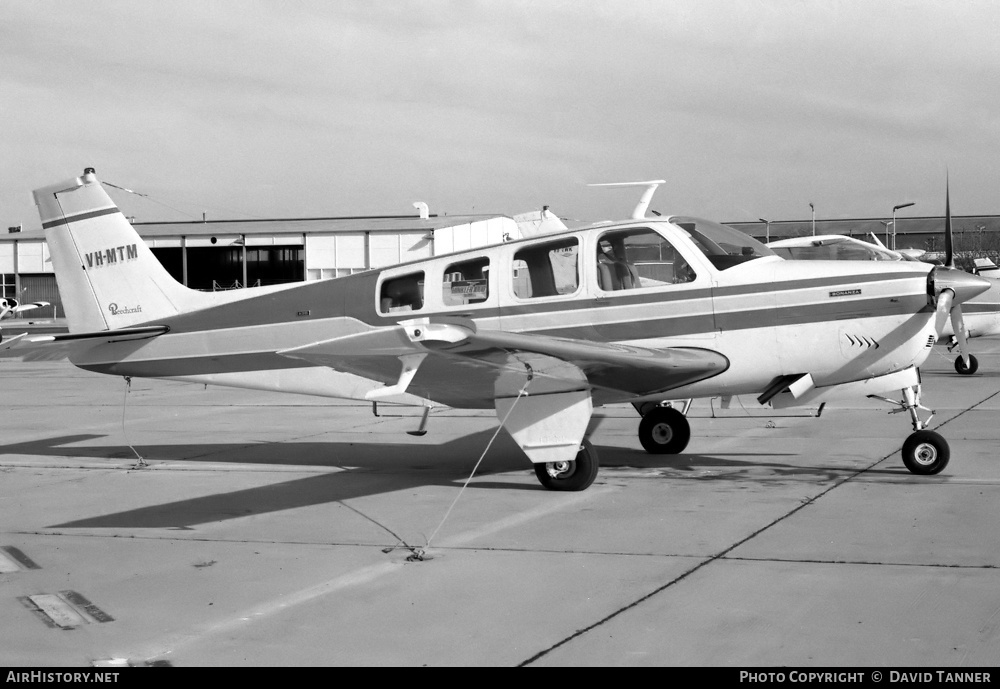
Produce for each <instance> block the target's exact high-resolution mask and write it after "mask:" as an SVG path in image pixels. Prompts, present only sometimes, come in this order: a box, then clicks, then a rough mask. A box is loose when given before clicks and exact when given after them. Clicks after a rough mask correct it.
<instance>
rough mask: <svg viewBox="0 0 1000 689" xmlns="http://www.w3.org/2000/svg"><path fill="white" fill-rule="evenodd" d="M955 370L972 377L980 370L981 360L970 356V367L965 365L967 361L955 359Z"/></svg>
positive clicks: (960, 358)
mask: <svg viewBox="0 0 1000 689" xmlns="http://www.w3.org/2000/svg"><path fill="white" fill-rule="evenodd" d="M955 370H956V371H958V372H959V373H961V374H962V375H963V376H971V375H972V374H973V373H975V372H976V371H978V370H979V360H978V359H976V357H974V356H973V355H971V354H970V355H969V365H968V366H966V365H965V359H963V358H962V357H958V358H957V359H955Z"/></svg>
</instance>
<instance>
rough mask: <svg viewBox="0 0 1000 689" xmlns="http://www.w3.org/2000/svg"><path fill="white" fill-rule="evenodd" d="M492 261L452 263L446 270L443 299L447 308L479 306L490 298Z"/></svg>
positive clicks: (483, 259) (484, 259)
mask: <svg viewBox="0 0 1000 689" xmlns="http://www.w3.org/2000/svg"><path fill="white" fill-rule="evenodd" d="M489 275H490V259H488V258H474V259H472V260H471V261H462V262H461V263H452V264H451V265H450V266H448V267H447V268H445V269H444V283H443V287H442V293H441V298H442V299H443V301H444V305H445V306H464V305H465V304H479V303H480V302H484V301H486V300H487V299H488V298H489V296H490V286H489Z"/></svg>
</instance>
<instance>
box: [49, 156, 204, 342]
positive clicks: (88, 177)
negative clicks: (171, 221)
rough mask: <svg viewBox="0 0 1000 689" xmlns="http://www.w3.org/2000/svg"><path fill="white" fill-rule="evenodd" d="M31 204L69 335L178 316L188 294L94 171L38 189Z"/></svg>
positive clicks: (86, 171) (88, 170) (91, 169)
mask: <svg viewBox="0 0 1000 689" xmlns="http://www.w3.org/2000/svg"><path fill="white" fill-rule="evenodd" d="M35 202H36V204H37V205H38V211H39V216H40V217H41V219H42V226H43V227H44V228H45V237H46V241H47V243H48V245H49V252H50V254H51V257H52V264H53V268H54V269H55V273H56V281H57V283H58V284H59V291H60V294H61V295H62V297H63V302H64V306H65V309H66V316H67V318H68V319H69V323H70V329H71V330H74V331H75V330H105V329H110V328H119V327H128V326H131V325H136V324H138V323H144V322H148V321H150V320H152V319H157V318H162V317H165V316H170V315H175V314H177V313H178V303H180V302H182V301H184V300H185V298H186V297H187V294H186V293H187V292H188V291H189V290H187V288H185V287H184V286H183V285H181V284H180V283H178V282H177V281H176V280H174V278H173V277H172V276H171V275H170V274H169V273H168V272H167V271H166V269H164V268H163V266H162V264H161V263H160V262H159V260H158V259H157V258H156V257H155V256H154V255H153V253H152V251H151V250H150V249H149V247H147V246H146V244H145V242H143V240H142V238H141V237H140V236H139V233H138V232H136V230H135V228H134V227H133V226H132V224H131V223H130V222H129V221H128V219H126V218H125V216H124V215H123V214H122V213H121V211H120V210H119V209H118V207H117V206H116V205H115V203H114V202H113V201H112V200H111V197H110V196H108V194H107V192H106V191H105V190H104V188H103V187H102V185H101V183H100V182H99V181H98V180H97V177H96V175H95V173H94V170H93V168H87V170H85V172H84V174H83V176H81V177H77V178H75V179H72V180H69V181H67V182H64V183H62V184H56V185H51V186H48V187H44V188H42V189H39V190H37V191H36V192H35ZM189 300H190V299H189Z"/></svg>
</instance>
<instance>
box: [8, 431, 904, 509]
mask: <svg viewBox="0 0 1000 689" xmlns="http://www.w3.org/2000/svg"><path fill="white" fill-rule="evenodd" d="M493 433H494V430H493V429H487V430H484V431H480V432H477V433H472V434H470V435H467V436H463V437H460V438H454V439H451V440H449V441H447V442H444V443H441V444H429V443H427V442H426V441H423V439H421V440H420V441H415V442H412V443H406V444H399V443H385V442H366V443H345V442H285V443H244V444H238V443H207V444H162V445H137V446H136V448H137V449H138V450H139V451H140V454H141V455H142V456H143V457H144V459H145V461H146V462H147V463H148V464H149V465H150V466H151V467H153V469H152V470H153V471H156V465H157V464H159V463H162V462H169V463H170V464H171V466H170V467H168V468H165V471H175V470H181V471H183V470H184V469H185V467H184V466H183V463H186V462H190V463H192V464H191V467H192V468H194V467H197V466H198V464H199V463H227V462H231V463H239V464H253V465H259V466H267V465H270V466H281V467H295V466H304V467H307V466H312V467H316V466H325V467H330V468H339V469H341V471H336V472H332V473H323V474H317V475H310V476H306V477H302V478H296V479H294V480H291V481H283V482H279V483H273V484H270V485H266V486H258V487H254V488H248V489H244V490H237V491H233V492H228V493H217V494H214V495H208V496H202V497H198V498H191V499H187V500H179V501H175V502H167V503H162V504H158V505H150V506H148V507H142V508H138V509H132V510H127V511H122V512H117V513H113V514H104V515H100V516H95V517H89V518H85V519H80V520H75V521H70V522H65V523H62V524H56V525H53V526H49V527H47V528H149V529H163V528H168V529H188V528H192V527H194V526H196V525H199V524H209V523H213V522H219V521H224V520H227V519H235V518H239V517H247V516H252V515H258V514H267V513H271V512H279V511H283V510H289V509H295V508H300V507H309V506H313V505H321V504H326V503H335V502H339V501H344V500H350V499H354V498H359V497H364V496H368V495H375V494H380V493H387V492H392V491H400V490H407V489H412V488H417V487H421V486H432V485H436V486H452V487H456V488H457V487H460V486H461V485H462V484H463V483H464V482H465V480H466V479H467V478H468V475H469V473H470V472H471V471H472V468H473V467H474V465H475V463H476V461H477V460H478V458H479V456H480V455H481V454H482V451H483V449H484V448H485V447H486V444H487V442H489V439H490V438H491V437H492V435H493ZM102 437H106V436H101V435H85V434H80V435H70V436H62V437H55V438H49V439H46V440H39V441H33V442H28V443H19V444H10V445H4V446H0V454H20V455H36V456H48V457H67V458H89V459H108V460H113V461H115V462H124V461H127V462H128V463H127V464H125V465H111V466H109V467H108V468H109V469H130V468H132V467H134V465H135V461H134V459H135V458H134V455H132V454H131V452H130V451H129V450H128V449H127V448H123V446H122V445H120V444H119V445H76V444H77V443H82V442H87V441H93V440H96V439H98V438H102ZM71 444H73V446H70V445H71ZM123 450H124V451H123ZM597 450H598V454H599V457H600V460H601V464H602V467H604V468H606V469H640V470H661V474H662V476H663V478H664V479H667V480H669V479H683V480H692V479H694V480H701V481H725V480H728V481H748V480H749V481H753V480H757V479H760V478H762V477H764V476H767V477H769V478H771V479H773V478H786V479H797V480H805V481H809V482H815V483H826V482H829V481H834V480H836V479H838V478H844V477H845V476H846V475H849V474H850V473H853V471H855V469H851V468H849V467H843V466H841V467H831V466H829V465H827V466H823V467H817V466H810V465H809V464H808V463H807V462H796V461H794V459H793V461H792V462H790V463H783V462H781V461H775V460H776V459H778V457H779V455H776V454H774V453H752V452H743V453H727V454H726V456H725V457H724V458H723V457H717V456H711V455H698V454H682V455H649V454H647V453H645V452H644V451H642V450H638V449H632V448H622V447H615V446H606V447H602V446H600V445H598V446H597ZM787 456H789V457H793V458H798V459H799V460H802V458H801V457H800V456H799V455H795V454H794V453H789V454H788V455H787ZM769 460H770V461H769ZM178 464H180V465H181V466H180V467H178V466H177V465H178ZM91 468H92V467H91ZM901 468H902V467H901ZM140 471H141V470H140ZM508 472H524V474H525V475H530V472H531V466H530V464H529V462H528V461H527V458H525V457H524V455H523V454H522V453H521V451H520V449H519V448H518V447H517V446H516V445H515V444H514V442H513V440H512V439H511V438H510V437H509V436H507V435H506V434H505V433H500V434H499V435H498V436H497V439H496V441H495V442H494V444H493V446H492V447H491V448H490V450H489V452H488V453H487V455H486V456H485V458H484V460H483V462H482V464H481V465H480V467H479V469H478V470H477V476H476V478H475V479H474V480H473V481H472V482H471V483H470V484H469V487H470V488H472V489H498V488H499V489H504V490H532V491H544V490H545V489H544V488H543V487H542V486H541V485H540V484H537V483H535V482H534V477H532V478H531V480H530V481H527V482H526V481H523V480H518V481H504V480H498V479H497V478H492V479H491V480H482V479H483V477H485V476H495V475H497V474H504V473H508ZM698 472H700V473H698ZM751 472H752V473H751ZM886 473H890V472H886ZM891 473H897V472H891ZM903 473H905V470H904V472H903ZM597 481H598V482H601V481H602V477H601V475H598V479H597Z"/></svg>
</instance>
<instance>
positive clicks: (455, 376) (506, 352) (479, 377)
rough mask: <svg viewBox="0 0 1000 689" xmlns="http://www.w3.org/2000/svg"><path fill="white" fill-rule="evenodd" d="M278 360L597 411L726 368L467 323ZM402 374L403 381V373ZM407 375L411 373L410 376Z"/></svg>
mask: <svg viewBox="0 0 1000 689" xmlns="http://www.w3.org/2000/svg"><path fill="white" fill-rule="evenodd" d="M279 354H282V355H284V356H288V357H292V358H296V359H301V360H304V361H308V362H310V363H313V364H318V365H324V366H330V367H332V368H335V369H338V370H341V371H348V372H351V373H355V374H358V375H361V376H365V377H366V378H371V379H374V380H381V381H383V382H385V383H387V384H389V385H397V386H398V385H400V384H401V383H403V382H404V376H407V375H408V376H409V378H408V380H407V381H406V385H407V386H408V388H409V392H411V393H413V394H417V395H420V396H422V397H426V398H428V399H432V400H435V401H438V402H442V403H444V404H452V405H457V404H459V403H462V404H464V405H470V402H471V401H478V402H479V404H477V405H475V406H481V407H488V406H493V401H494V400H495V399H496V398H497V397H504V396H509V395H514V394H517V391H518V390H519V389H520V388H521V387H522V386H523V385H524V383H525V382H528V381H530V382H529V388H528V390H529V392H530V393H534V394H538V393H542V392H562V391H569V390H582V389H586V388H588V387H589V388H591V389H592V390H593V397H594V401H595V403H597V404H608V403H612V402H621V401H627V400H629V399H633V398H635V397H641V396H644V395H651V394H657V393H662V392H666V391H668V390H672V389H674V388H678V387H681V386H683V385H687V384H689V383H693V382H696V381H699V380H703V379H705V378H710V377H712V376H715V375H718V374H719V373H722V372H723V371H725V370H726V369H727V368H728V367H729V360H728V359H727V358H726V357H725V356H723V355H722V354H720V353H718V352H715V351H712V350H708V349H700V348H694V347H670V348H665V349H651V348H644V347H634V346H626V345H619V344H614V343H605V342H593V341H586V340H576V339H568V338H561V337H550V336H546V335H533V334H525V333H513V332H507V331H502V330H477V329H476V327H475V325H474V324H472V323H471V321H465V322H462V323H459V322H438V323H429V322H414V321H411V322H404V323H401V324H400V325H399V326H395V327H391V328H381V329H378V330H372V331H369V332H365V333H358V334H354V335H348V336H345V337H339V338H334V339H331V340H325V341H322V342H316V343H313V344H310V345H306V346H304V347H296V348H294V349H288V350H283V351H281V352H279ZM408 368H409V369H410V370H411V372H410V373H409V374H408V373H407V372H406V371H407V369H408ZM414 369H415V370H414Z"/></svg>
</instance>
